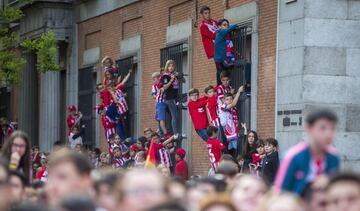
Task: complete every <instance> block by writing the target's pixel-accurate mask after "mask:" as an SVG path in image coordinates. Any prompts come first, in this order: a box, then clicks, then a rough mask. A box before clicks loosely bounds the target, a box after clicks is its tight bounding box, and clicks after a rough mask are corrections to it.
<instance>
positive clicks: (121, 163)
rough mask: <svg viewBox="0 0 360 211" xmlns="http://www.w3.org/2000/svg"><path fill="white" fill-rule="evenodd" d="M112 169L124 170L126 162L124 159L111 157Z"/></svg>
mask: <svg viewBox="0 0 360 211" xmlns="http://www.w3.org/2000/svg"><path fill="white" fill-rule="evenodd" d="M111 164H112V167H113V168H125V167H126V160H125V158H123V157H121V158H118V157H115V156H114V157H113V159H112V161H111Z"/></svg>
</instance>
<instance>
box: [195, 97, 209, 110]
mask: <svg viewBox="0 0 360 211" xmlns="http://www.w3.org/2000/svg"><path fill="white" fill-rule="evenodd" d="M206 99H207V97H206V96H203V97H201V98H199V99H198V101H196V102H194V101H193V102H192V103H193V104H194V107H195V108H200V107H204V106H206V104H207V101H206Z"/></svg>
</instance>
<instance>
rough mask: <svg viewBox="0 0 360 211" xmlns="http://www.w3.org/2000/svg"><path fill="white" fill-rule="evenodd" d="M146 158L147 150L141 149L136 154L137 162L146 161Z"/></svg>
mask: <svg viewBox="0 0 360 211" xmlns="http://www.w3.org/2000/svg"><path fill="white" fill-rule="evenodd" d="M145 160H146V153H145V151H139V152H137V153H136V156H135V161H136V162H137V163H142V162H145Z"/></svg>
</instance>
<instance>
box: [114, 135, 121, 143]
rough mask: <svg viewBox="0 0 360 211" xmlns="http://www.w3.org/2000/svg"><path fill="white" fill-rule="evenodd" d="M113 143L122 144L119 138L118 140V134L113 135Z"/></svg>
mask: <svg viewBox="0 0 360 211" xmlns="http://www.w3.org/2000/svg"><path fill="white" fill-rule="evenodd" d="M114 142H115V144H120V143H122V140H121V138H120V136H119V135H118V134H115V135H114Z"/></svg>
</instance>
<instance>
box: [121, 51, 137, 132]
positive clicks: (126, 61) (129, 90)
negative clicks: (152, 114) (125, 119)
mask: <svg viewBox="0 0 360 211" xmlns="http://www.w3.org/2000/svg"><path fill="white" fill-rule="evenodd" d="M116 64H117V66H118V68H119V72H118V76H121V78H124V77H125V76H126V75H127V74H128V73H129V69H131V68H133V70H134V71H133V74H132V75H131V76H130V79H129V80H128V82H127V83H126V84H125V85H124V90H125V92H126V101H127V103H128V107H129V116H130V118H129V124H130V125H129V130H130V131H129V132H130V134H131V135H135V134H136V118H137V110H136V107H137V106H136V98H137V96H138V95H137V93H136V86H137V82H136V77H135V74H137V71H136V68H137V61H136V58H135V57H134V56H130V57H126V58H123V59H119V60H117V61H116Z"/></svg>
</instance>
